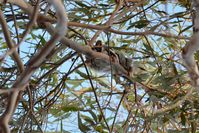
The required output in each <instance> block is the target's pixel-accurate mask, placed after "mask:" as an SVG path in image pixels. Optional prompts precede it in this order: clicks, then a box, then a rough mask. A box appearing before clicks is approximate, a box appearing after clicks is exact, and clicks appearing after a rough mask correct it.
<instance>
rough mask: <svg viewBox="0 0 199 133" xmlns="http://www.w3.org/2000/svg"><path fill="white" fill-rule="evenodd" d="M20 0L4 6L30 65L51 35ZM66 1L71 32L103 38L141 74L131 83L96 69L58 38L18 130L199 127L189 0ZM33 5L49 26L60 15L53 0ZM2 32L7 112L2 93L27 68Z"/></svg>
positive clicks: (84, 41)
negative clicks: (188, 62) (185, 51)
mask: <svg viewBox="0 0 199 133" xmlns="http://www.w3.org/2000/svg"><path fill="white" fill-rule="evenodd" d="M13 1H14V0H8V1H7V3H4V4H2V5H1V11H2V12H3V15H4V16H3V17H4V19H5V20H6V22H7V26H8V30H9V32H10V36H11V39H12V40H13V42H14V44H19V43H20V46H19V47H17V53H18V55H19V57H20V60H21V62H22V64H23V65H24V68H26V66H27V64H28V62H29V61H30V59H31V58H32V57H33V56H34V55H35V54H36V53H37V52H38V51H39V50H40V49H41V48H42V47H44V46H45V45H46V43H47V42H48V40H49V38H50V34H49V32H47V31H46V28H47V27H46V26H45V25H43V22H42V20H41V18H39V17H37V19H38V20H37V23H35V24H31V23H30V22H31V21H32V20H31V19H32V18H33V16H30V15H29V13H28V12H27V11H26V10H24V9H22V8H21V7H20V6H19V5H17V4H15V3H14V2H13ZM18 1H23V0H18ZM62 2H63V4H64V6H65V8H66V11H67V14H68V19H69V23H68V31H67V34H66V37H67V38H69V39H70V40H73V41H74V42H76V43H77V44H79V45H81V46H85V47H87V46H90V47H92V46H93V45H94V44H95V42H96V41H97V40H101V41H102V42H103V44H104V45H106V46H108V47H109V48H111V49H113V50H114V51H117V52H120V53H122V54H123V55H125V56H126V57H128V58H131V59H132V60H133V62H134V75H133V76H132V77H130V81H129V79H125V78H123V77H115V76H114V75H111V73H110V74H108V73H104V72H97V71H95V70H92V69H90V68H89V67H88V66H87V67H86V63H85V60H86V57H85V55H84V54H82V53H81V52H79V51H75V50H74V49H73V48H70V47H67V45H64V44H63V42H60V43H57V44H56V47H55V48H54V49H53V50H52V51H51V53H50V54H49V55H48V56H47V58H46V60H45V62H43V63H42V65H41V66H40V67H39V68H38V69H37V70H36V71H35V72H34V73H33V75H32V76H31V78H30V81H29V84H28V85H27V86H26V88H25V89H22V90H21V93H20V94H21V95H20V100H19V104H18V106H17V108H16V110H15V113H14V114H13V116H12V119H11V120H10V123H9V124H10V126H11V130H12V132H22V131H23V132H43V131H46V132H66V133H67V132H71V133H74V132H102V133H103V132H105V133H106V132H118V133H123V132H151V133H152V132H153V133H154V132H161V133H163V132H168V133H178V132H179V133H180V132H181V133H187V132H192V133H194V132H199V129H198V127H199V125H198V123H199V100H198V98H199V96H198V93H197V91H196V90H194V89H193V87H192V86H191V84H190V78H189V75H188V73H187V69H186V67H185V65H184V64H183V60H182V57H181V53H182V51H181V49H182V48H183V47H184V46H185V44H186V42H187V41H189V39H190V37H191V36H192V34H193V23H192V18H193V13H194V11H193V10H192V7H191V3H190V1H189V0H179V1H174V0H170V1H169V0H168V1H164V0H129V1H128V0H125V1H114V0H99V1H98V0H81V1H79V0H74V1H73V0H68V1H67V0H62ZM2 3H3V2H2ZM28 4H29V5H30V7H32V8H34V9H35V12H37V13H41V14H43V15H45V16H48V18H51V19H52V21H51V20H49V22H50V23H54V22H55V21H53V20H56V19H57V16H56V12H55V10H54V8H53V7H52V8H49V10H47V9H48V7H49V6H48V4H47V2H46V1H44V0H40V1H39V0H28ZM46 11H47V12H46ZM43 21H47V20H43ZM1 25H2V24H1ZM27 30H29V31H27ZM26 31H27V33H25V32H26ZM0 33H1V37H0V43H1V45H0V53H1V68H0V86H1V91H0V94H1V95H0V113H1V115H2V114H3V112H4V111H5V109H6V106H7V105H8V102H7V101H8V95H9V93H3V91H8V90H11V89H12V88H13V84H14V83H15V81H16V80H17V79H18V77H19V76H20V74H21V72H22V71H23V70H20V67H19V66H18V64H17V63H16V61H15V59H14V58H13V55H11V54H9V49H10V47H9V46H8V45H7V44H8V42H7V40H6V39H4V38H5V37H4V33H3V31H2V30H0ZM22 39H23V40H22ZM86 45H87V46H86ZM195 60H196V61H198V60H199V55H198V53H196V54H195ZM132 81H133V83H132Z"/></svg>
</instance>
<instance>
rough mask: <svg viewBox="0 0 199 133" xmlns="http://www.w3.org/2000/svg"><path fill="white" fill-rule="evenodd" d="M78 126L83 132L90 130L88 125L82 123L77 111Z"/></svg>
mask: <svg viewBox="0 0 199 133" xmlns="http://www.w3.org/2000/svg"><path fill="white" fill-rule="evenodd" d="M78 127H79V129H80V131H82V132H84V133H86V132H87V131H90V130H91V129H90V128H89V127H88V126H86V125H84V124H83V123H82V119H81V118H80V113H79V112H78Z"/></svg>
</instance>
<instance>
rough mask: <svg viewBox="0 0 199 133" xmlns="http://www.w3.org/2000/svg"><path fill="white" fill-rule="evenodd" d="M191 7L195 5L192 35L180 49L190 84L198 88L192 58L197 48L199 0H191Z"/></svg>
mask: <svg viewBox="0 0 199 133" xmlns="http://www.w3.org/2000/svg"><path fill="white" fill-rule="evenodd" d="M193 7H195V16H194V18H193V20H194V21H193V23H194V35H193V36H192V38H191V40H190V41H189V42H188V43H187V44H186V46H185V47H184V48H183V49H182V57H183V59H184V62H185V65H186V68H187V70H188V73H189V76H190V78H191V83H192V85H193V86H194V87H195V88H196V89H197V90H199V70H198V66H197V64H196V61H195V59H194V53H195V52H196V51H197V50H198V49H199V32H198V31H199V1H196V0H193Z"/></svg>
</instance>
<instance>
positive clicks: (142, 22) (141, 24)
mask: <svg viewBox="0 0 199 133" xmlns="http://www.w3.org/2000/svg"><path fill="white" fill-rule="evenodd" d="M149 23H150V21H148V20H146V19H143V20H139V21H137V22H134V23H131V24H130V26H129V27H128V28H127V30H129V29H131V28H133V27H135V28H138V29H141V28H144V27H146V26H147V25H148V24H149Z"/></svg>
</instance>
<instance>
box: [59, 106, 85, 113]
mask: <svg viewBox="0 0 199 133" xmlns="http://www.w3.org/2000/svg"><path fill="white" fill-rule="evenodd" d="M81 109H82V108H80V107H78V106H77V105H66V106H63V107H62V108H61V110H63V111H64V112H69V111H72V112H77V111H79V110H81Z"/></svg>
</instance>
